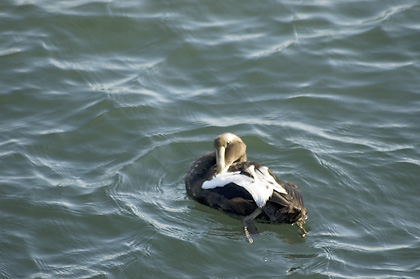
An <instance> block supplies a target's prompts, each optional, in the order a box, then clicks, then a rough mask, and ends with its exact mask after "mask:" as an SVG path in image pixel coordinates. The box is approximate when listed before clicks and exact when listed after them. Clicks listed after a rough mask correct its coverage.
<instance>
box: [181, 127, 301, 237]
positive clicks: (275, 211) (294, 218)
mask: <svg viewBox="0 0 420 279" xmlns="http://www.w3.org/2000/svg"><path fill="white" fill-rule="evenodd" d="M213 147H214V151H212V152H209V153H206V154H204V155H201V156H200V157H198V158H197V159H196V160H195V161H194V162H193V163H192V164H191V166H190V168H189V170H188V172H187V174H186V176H185V187H186V192H187V195H188V196H190V197H191V198H192V199H193V200H195V201H197V202H199V203H201V204H204V205H206V206H209V207H212V208H215V209H219V210H221V211H224V212H229V213H232V214H235V215H239V216H243V219H242V223H243V230H244V234H245V236H246V239H247V240H248V242H250V243H252V242H253V238H252V235H258V230H257V227H256V225H255V220H261V221H266V222H270V223H288V224H296V225H297V226H298V227H299V229H300V231H301V233H300V234H301V236H302V237H306V230H305V229H304V227H303V224H304V222H305V220H306V218H307V212H306V208H305V206H304V203H303V197H302V194H301V192H300V190H299V188H298V186H296V185H295V184H293V183H291V182H287V181H283V180H281V179H279V178H278V177H277V176H276V175H275V174H274V173H273V172H272V171H271V170H270V169H269V168H268V167H267V166H264V165H263V164H260V163H257V162H249V161H247V155H246V145H245V143H244V142H243V141H242V139H241V138H240V137H238V136H237V135H235V134H233V133H224V134H221V135H219V136H217V137H216V139H214V141H213Z"/></svg>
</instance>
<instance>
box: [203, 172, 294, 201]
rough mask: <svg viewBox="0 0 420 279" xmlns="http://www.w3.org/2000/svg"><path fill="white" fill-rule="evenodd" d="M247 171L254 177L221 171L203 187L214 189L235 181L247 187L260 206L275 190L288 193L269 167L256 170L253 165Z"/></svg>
mask: <svg viewBox="0 0 420 279" xmlns="http://www.w3.org/2000/svg"><path fill="white" fill-rule="evenodd" d="M246 171H247V172H248V173H249V174H251V176H252V177H249V176H247V175H243V174H240V172H239V171H237V172H225V173H219V174H217V175H216V176H215V177H213V178H212V179H211V180H207V181H205V182H204V183H203V185H202V188H203V189H213V188H216V187H223V186H225V185H227V184H229V183H235V184H236V185H238V186H241V187H243V188H245V189H246V190H247V191H248V192H249V193H250V194H251V196H252V198H253V199H254V201H255V203H256V204H257V205H258V206H259V207H263V206H264V205H265V203H266V202H267V200H268V199H269V198H270V197H271V196H272V195H273V190H276V191H277V192H279V193H282V194H287V192H286V190H285V189H284V188H283V187H282V186H281V185H280V184H278V183H277V182H276V180H275V179H274V177H273V176H272V175H270V173H269V172H268V168H267V167H261V168H258V169H257V170H255V166H254V165H251V166H250V167H249V168H248V169H247V170H246Z"/></svg>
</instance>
